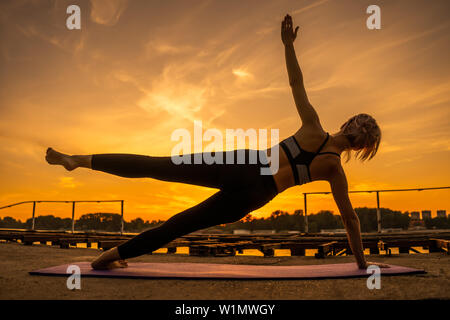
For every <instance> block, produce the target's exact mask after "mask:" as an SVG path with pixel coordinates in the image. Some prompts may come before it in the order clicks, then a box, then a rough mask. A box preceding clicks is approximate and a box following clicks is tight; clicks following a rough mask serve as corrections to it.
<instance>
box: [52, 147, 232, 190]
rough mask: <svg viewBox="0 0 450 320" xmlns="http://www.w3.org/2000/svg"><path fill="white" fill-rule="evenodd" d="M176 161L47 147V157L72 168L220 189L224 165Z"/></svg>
mask: <svg viewBox="0 0 450 320" xmlns="http://www.w3.org/2000/svg"><path fill="white" fill-rule="evenodd" d="M189 156H190V157H191V160H192V161H191V163H190V164H187V163H181V164H175V163H174V162H173V161H172V158H171V157H152V156H145V155H136V154H120V153H110V154H93V155H67V154H64V153H60V152H58V151H56V150H54V149H52V148H48V149H47V154H46V160H47V162H48V163H50V164H55V165H62V166H64V168H66V169H67V170H69V171H72V170H74V169H76V168H79V167H82V168H89V169H93V170H97V171H102V172H106V173H109V174H114V175H117V176H121V177H126V178H153V179H158V180H163V181H169V182H180V183H188V184H194V185H199V186H205V187H210V188H219V189H220V188H221V187H222V182H221V181H220V176H221V175H220V174H219V171H220V170H221V171H223V169H224V165H219V164H206V163H200V164H197V163H194V161H193V159H194V154H191V155H189Z"/></svg>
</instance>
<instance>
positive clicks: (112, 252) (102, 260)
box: [91, 247, 128, 270]
mask: <svg viewBox="0 0 450 320" xmlns="http://www.w3.org/2000/svg"><path fill="white" fill-rule="evenodd" d="M91 267H92V268H93V269H95V270H109V269H114V268H126V267H128V263H127V262H126V261H125V260H123V259H121V258H120V256H119V251H118V250H117V247H115V248H112V249H109V250H108V251H105V252H103V253H102V254H101V255H100V256H99V257H97V259H95V260H94V261H92V263H91Z"/></svg>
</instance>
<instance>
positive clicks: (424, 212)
mask: <svg viewBox="0 0 450 320" xmlns="http://www.w3.org/2000/svg"><path fill="white" fill-rule="evenodd" d="M425 219H431V210H422V220H425Z"/></svg>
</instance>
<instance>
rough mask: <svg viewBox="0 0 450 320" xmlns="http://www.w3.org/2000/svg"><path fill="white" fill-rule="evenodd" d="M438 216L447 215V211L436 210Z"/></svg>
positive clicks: (444, 216)
mask: <svg viewBox="0 0 450 320" xmlns="http://www.w3.org/2000/svg"><path fill="white" fill-rule="evenodd" d="M436 214H437V217H438V218H446V217H447V211H445V210H438V211H436Z"/></svg>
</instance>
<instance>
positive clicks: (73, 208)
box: [72, 201, 75, 233]
mask: <svg viewBox="0 0 450 320" xmlns="http://www.w3.org/2000/svg"><path fill="white" fill-rule="evenodd" d="M74 231H75V201H72V233H74Z"/></svg>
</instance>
